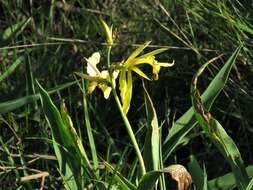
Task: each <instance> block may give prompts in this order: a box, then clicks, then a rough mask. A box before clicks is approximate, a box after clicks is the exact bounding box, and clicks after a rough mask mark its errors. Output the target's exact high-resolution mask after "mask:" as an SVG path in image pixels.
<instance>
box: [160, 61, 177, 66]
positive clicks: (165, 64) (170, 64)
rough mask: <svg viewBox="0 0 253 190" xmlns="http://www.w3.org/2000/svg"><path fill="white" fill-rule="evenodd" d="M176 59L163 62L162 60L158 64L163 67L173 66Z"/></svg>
mask: <svg viewBox="0 0 253 190" xmlns="http://www.w3.org/2000/svg"><path fill="white" fill-rule="evenodd" d="M174 63H175V61H173V62H172V63H162V62H158V64H159V65H160V66H161V67H172V66H173V65H174Z"/></svg>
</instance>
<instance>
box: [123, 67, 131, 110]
mask: <svg viewBox="0 0 253 190" xmlns="http://www.w3.org/2000/svg"><path fill="white" fill-rule="evenodd" d="M132 91H133V80H132V73H131V71H128V72H127V91H126V94H125V98H124V102H123V112H124V113H125V114H127V112H128V110H129V108H130V104H131V99H132Z"/></svg>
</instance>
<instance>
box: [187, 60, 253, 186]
mask: <svg viewBox="0 0 253 190" xmlns="http://www.w3.org/2000/svg"><path fill="white" fill-rule="evenodd" d="M210 63H211V62H210V61H209V62H207V63H205V64H204V65H203V66H202V67H201V68H200V69H199V70H198V71H197V72H196V74H195V75H194V77H193V79H192V84H191V100H192V106H193V108H194V114H195V117H196V119H197V121H198V123H199V124H200V126H201V127H202V129H203V130H204V131H205V132H206V134H207V136H208V137H209V138H210V140H211V141H212V142H213V143H214V144H215V145H216V147H217V148H218V150H219V151H220V153H221V154H222V155H223V157H224V158H225V159H226V160H227V162H228V163H229V164H230V167H231V169H232V171H233V173H234V175H235V179H236V184H237V187H238V189H241V190H244V189H245V188H246V185H247V184H248V180H249V179H248V175H247V172H246V170H245V167H244V164H243V160H242V158H241V154H240V152H239V150H238V148H237V146H236V145H235V143H234V141H233V140H232V139H231V138H230V137H229V135H228V134H227V133H226V131H225V130H224V129H223V127H222V126H221V124H220V123H219V122H218V121H217V120H216V119H215V118H214V117H212V115H211V114H210V113H209V112H208V110H207V109H206V108H205V106H204V105H203V103H202V100H201V97H200V94H199V91H198V89H197V82H198V78H199V76H200V75H201V74H202V73H203V71H204V70H205V68H206V67H207V66H208V65H209V64H210ZM224 80H225V79H224ZM214 90H215V88H214Z"/></svg>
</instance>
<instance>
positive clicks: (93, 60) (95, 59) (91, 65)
mask: <svg viewBox="0 0 253 190" xmlns="http://www.w3.org/2000/svg"><path fill="white" fill-rule="evenodd" d="M85 59H86V58H85ZM86 61H87V73H88V74H89V75H90V76H96V75H99V74H100V72H99V70H98V69H97V66H96V65H97V64H98V63H99V61H100V53H99V52H95V53H93V54H92V55H91V57H89V58H88V59H86Z"/></svg>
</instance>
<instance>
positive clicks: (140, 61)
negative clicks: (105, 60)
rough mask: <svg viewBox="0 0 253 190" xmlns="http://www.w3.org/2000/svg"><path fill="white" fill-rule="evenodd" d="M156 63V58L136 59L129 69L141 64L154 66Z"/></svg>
mask: <svg viewBox="0 0 253 190" xmlns="http://www.w3.org/2000/svg"><path fill="white" fill-rule="evenodd" d="M154 61H155V56H149V57H145V58H136V59H134V60H133V61H131V64H129V67H131V66H136V65H141V64H149V65H151V66H152V65H153V64H154Z"/></svg>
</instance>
